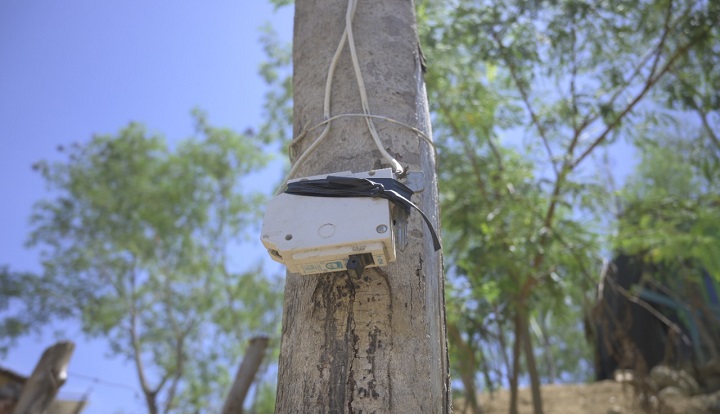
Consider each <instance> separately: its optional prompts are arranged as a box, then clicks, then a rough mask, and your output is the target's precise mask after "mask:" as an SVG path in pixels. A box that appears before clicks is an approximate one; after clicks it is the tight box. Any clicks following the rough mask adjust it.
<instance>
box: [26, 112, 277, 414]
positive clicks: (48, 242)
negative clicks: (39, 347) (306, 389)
mask: <svg viewBox="0 0 720 414" xmlns="http://www.w3.org/2000/svg"><path fill="white" fill-rule="evenodd" d="M194 117H195V121H196V125H197V137H195V138H193V139H188V140H184V141H180V142H178V143H177V144H176V145H174V146H172V147H171V146H169V145H168V144H167V143H166V142H165V140H164V139H162V138H161V137H159V136H156V135H148V133H147V132H146V131H145V129H144V128H143V127H142V126H140V125H139V124H135V123H132V124H130V125H129V126H128V127H126V128H124V129H122V130H121V131H120V132H119V134H118V135H117V136H110V135H99V136H94V137H93V138H92V140H91V141H90V142H88V143H87V144H82V145H81V144H73V145H72V146H71V147H70V148H69V149H68V154H67V160H66V161H64V162H57V163H52V164H51V163H48V162H39V163H37V164H36V165H35V168H36V169H37V170H38V171H39V172H40V174H41V175H42V176H43V178H44V179H45V180H46V182H47V184H48V186H49V188H50V190H51V194H52V196H51V197H50V198H48V199H45V200H42V201H39V202H38V203H37V204H36V205H35V209H34V213H33V215H32V219H31V221H32V224H33V228H34V229H33V231H32V233H31V235H30V238H29V242H28V244H29V246H32V247H39V248H41V252H42V264H43V268H44V271H43V273H42V275H39V276H32V275H23V276H22V279H23V283H27V284H28V285H27V286H30V287H34V288H35V289H39V288H42V291H33V290H32V289H29V290H30V291H29V292H26V294H25V297H26V298H31V299H32V300H29V301H25V304H26V306H27V309H25V310H23V312H24V313H23V314H20V315H17V317H18V318H20V320H21V321H22V323H29V321H30V320H31V319H29V320H25V319H24V318H35V317H37V316H38V315H45V316H47V315H52V316H53V317H77V318H80V319H81V320H82V327H83V330H84V331H85V332H86V333H87V334H88V335H90V336H96V337H102V338H105V339H107V341H108V342H109V344H110V347H111V349H112V352H113V353H114V354H116V355H120V356H123V357H125V358H127V359H128V360H130V361H133V363H134V366H135V368H136V370H137V375H138V378H139V382H140V385H141V388H142V390H143V392H144V395H145V399H146V403H147V406H148V411H149V412H151V413H155V412H171V411H172V412H197V411H198V410H203V411H207V410H209V411H217V410H219V405H220V404H221V401H222V400H223V398H224V393H225V392H226V390H227V388H228V386H229V384H230V376H229V373H228V368H229V367H231V364H232V363H234V362H235V361H237V360H239V358H238V356H239V354H240V352H241V351H242V346H243V344H244V342H245V340H246V339H248V337H249V336H248V335H249V334H252V333H253V332H257V331H268V330H270V329H273V328H274V327H275V326H277V322H278V314H277V310H278V308H279V298H280V296H279V290H278V287H277V283H276V282H275V281H272V280H270V279H268V278H267V277H264V276H263V275H262V272H261V269H260V268H259V267H257V266H256V267H254V268H253V267H250V268H247V269H246V270H244V271H238V270H235V269H236V268H238V264H241V263H242V257H243V256H244V255H245V253H244V252H242V250H241V247H240V244H239V242H240V241H241V240H242V237H241V236H242V233H243V232H244V231H245V229H246V228H247V227H248V226H250V225H252V224H253V223H254V222H255V220H256V219H257V218H258V205H259V204H260V203H261V202H262V200H263V197H262V196H261V195H260V194H255V193H247V192H245V191H243V188H242V179H243V177H245V176H247V175H248V174H250V173H252V172H254V171H256V170H257V169H258V168H259V167H261V166H262V165H264V163H265V161H266V157H265V156H263V155H262V148H261V146H260V145H259V144H258V143H256V142H253V140H252V139H251V138H250V137H247V136H243V135H239V134H237V133H235V132H233V131H231V130H229V129H224V128H215V127H212V126H210V125H209V124H208V123H207V120H206V117H205V116H204V114H202V113H201V112H199V111H195V112H194ZM231 258H240V259H235V260H231Z"/></svg>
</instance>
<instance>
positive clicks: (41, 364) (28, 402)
mask: <svg viewBox="0 0 720 414" xmlns="http://www.w3.org/2000/svg"><path fill="white" fill-rule="evenodd" d="M74 350H75V344H74V343H72V342H70V341H66V342H58V343H57V344H55V345H53V346H51V347H50V348H48V349H46V350H45V352H43V354H42V357H40V361H38V363H37V365H36V366H35V369H34V370H33V372H32V375H30V378H28V380H27V382H25V384H24V385H23V388H22V392H21V393H20V399H19V400H18V403H17V405H16V406H15V411H13V414H43V413H45V412H46V411H47V409H48V407H50V404H51V403H52V402H53V400H54V399H55V396H56V395H57V392H58V390H59V389H60V387H62V385H63V384H65V381H66V380H67V367H68V364H69V363H70V358H71V357H72V354H73V351H74Z"/></svg>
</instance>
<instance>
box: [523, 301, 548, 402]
mask: <svg viewBox="0 0 720 414" xmlns="http://www.w3.org/2000/svg"><path fill="white" fill-rule="evenodd" d="M520 315H521V317H522V324H523V325H522V327H523V330H524V331H525V334H524V335H523V344H524V345H525V362H526V363H527V369H528V374H530V389H531V391H532V398H533V412H534V413H535V414H542V413H543V408H542V407H543V406H542V395H541V393H540V375H539V374H538V370H537V363H536V362H535V352H534V351H533V346H532V336H531V335H530V314H529V313H528V310H527V308H525V307H523V308H522V311H521V313H520Z"/></svg>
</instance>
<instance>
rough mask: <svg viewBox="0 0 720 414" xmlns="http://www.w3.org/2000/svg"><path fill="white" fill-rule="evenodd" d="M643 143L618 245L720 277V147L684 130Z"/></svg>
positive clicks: (625, 195) (627, 191) (628, 190)
mask: <svg viewBox="0 0 720 414" xmlns="http://www.w3.org/2000/svg"><path fill="white" fill-rule="evenodd" d="M675 134H677V135H672V136H663V135H660V137H659V138H657V139H656V141H654V142H646V143H643V150H644V151H643V156H642V162H641V163H640V165H639V166H638V168H637V173H636V175H634V176H633V177H631V178H630V179H629V180H628V182H627V183H626V185H625V188H624V189H623V191H622V194H621V199H622V200H623V201H624V206H623V210H622V212H621V216H620V220H619V222H618V231H617V237H615V240H614V241H615V243H614V244H615V246H616V248H617V249H619V250H623V251H625V252H627V253H629V254H640V255H643V256H645V259H646V260H647V261H649V262H655V263H665V264H671V263H694V264H696V265H697V266H699V267H701V268H704V269H706V270H708V272H709V273H710V274H711V275H715V276H716V277H718V278H720V257H718V254H717V252H718V251H720V196H719V194H720V148H716V149H714V150H713V148H712V144H711V145H706V144H704V140H703V139H702V136H700V137H695V138H690V137H685V136H683V134H682V133H681V131H675Z"/></svg>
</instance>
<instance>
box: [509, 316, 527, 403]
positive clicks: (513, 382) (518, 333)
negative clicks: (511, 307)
mask: <svg viewBox="0 0 720 414" xmlns="http://www.w3.org/2000/svg"><path fill="white" fill-rule="evenodd" d="M523 333H524V331H523V329H522V322H521V321H520V310H519V309H518V310H516V314H515V342H514V343H513V362H512V371H511V372H510V408H509V413H510V414H518V381H519V377H520V355H521V350H522V347H521V344H522V341H523Z"/></svg>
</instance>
